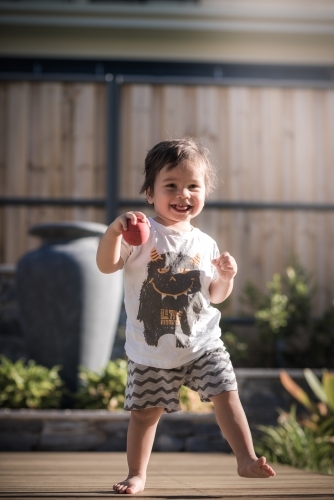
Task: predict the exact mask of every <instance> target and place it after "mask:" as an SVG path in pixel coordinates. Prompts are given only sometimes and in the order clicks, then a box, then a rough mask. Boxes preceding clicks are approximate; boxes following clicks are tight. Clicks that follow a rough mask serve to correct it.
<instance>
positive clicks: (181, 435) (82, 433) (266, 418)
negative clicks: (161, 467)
mask: <svg viewBox="0 0 334 500" xmlns="http://www.w3.org/2000/svg"><path fill="white" fill-rule="evenodd" d="M288 373H289V374H290V375H291V376H292V377H293V378H294V380H296V381H297V382H298V384H300V385H302V386H303V387H305V382H304V375H303V371H302V370H288ZM236 374H237V379H238V384H239V393H240V397H241V400H242V403H243V406H244V409H245V411H246V414H247V417H248V420H249V423H250V425H251V427H252V428H253V429H254V430H255V429H256V425H258V424H265V425H274V424H275V423H276V421H277V408H278V407H281V408H283V409H288V408H289V407H290V405H291V403H292V402H293V400H292V398H291V397H290V396H289V394H288V393H287V392H286V391H285V389H284V388H283V386H282V384H281V382H280V380H279V370H276V369H236ZM305 389H307V387H305ZM128 421H129V413H128V412H124V411H112V412H110V411H107V410H23V409H22V410H9V409H3V410H0V429H1V430H0V450H1V451H32V450H36V451H125V449H126V432H127V426H128ZM154 450H155V451H188V452H208V451H215V452H229V451H230V448H229V445H228V444H227V442H226V440H225V439H224V438H223V437H222V435H221V433H220V431H219V428H218V426H217V424H216V420H215V416H214V414H213V413H210V412H209V413H187V412H177V413H173V414H164V415H163V416H162V418H161V421H160V423H159V426H158V430H157V436H156V439H155V444H154Z"/></svg>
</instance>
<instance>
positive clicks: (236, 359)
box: [221, 330, 249, 366]
mask: <svg viewBox="0 0 334 500" xmlns="http://www.w3.org/2000/svg"><path fill="white" fill-rule="evenodd" d="M221 339H222V341H223V342H224V344H225V347H226V349H227V351H228V353H229V354H230V356H231V359H232V362H233V365H234V366H242V365H243V363H244V362H245V360H247V358H248V355H249V353H248V344H247V343H246V342H241V341H240V340H239V339H238V336H237V335H236V334H235V333H234V332H232V331H230V330H227V331H223V333H222V336H221Z"/></svg>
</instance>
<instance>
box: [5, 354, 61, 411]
mask: <svg viewBox="0 0 334 500" xmlns="http://www.w3.org/2000/svg"><path fill="white" fill-rule="evenodd" d="M59 370H60V367H59V366H54V367H53V368H51V369H48V368H45V367H44V366H41V365H37V364H36V363H35V362H34V361H29V362H28V363H27V364H26V363H25V362H24V360H22V359H21V360H19V361H16V362H14V363H13V362H12V361H10V360H9V359H8V358H7V357H6V356H3V355H2V356H0V408H59V406H60V402H61V398H62V388H63V382H62V380H61V378H60V376H59V374H58V372H59Z"/></svg>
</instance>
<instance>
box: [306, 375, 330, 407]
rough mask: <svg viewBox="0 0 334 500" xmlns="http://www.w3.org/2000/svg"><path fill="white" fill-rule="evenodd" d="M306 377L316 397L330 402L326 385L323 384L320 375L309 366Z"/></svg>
mask: <svg viewBox="0 0 334 500" xmlns="http://www.w3.org/2000/svg"><path fill="white" fill-rule="evenodd" d="M304 377H305V378H306V381H307V383H308V385H309V386H310V387H311V389H312V391H313V392H314V394H315V395H316V397H317V398H318V399H319V400H320V401H321V402H322V403H325V404H328V399H327V396H326V393H325V390H324V386H323V385H322V384H321V382H320V380H319V379H318V377H317V376H316V375H315V374H314V373H313V371H312V370H310V369H309V368H305V370H304Z"/></svg>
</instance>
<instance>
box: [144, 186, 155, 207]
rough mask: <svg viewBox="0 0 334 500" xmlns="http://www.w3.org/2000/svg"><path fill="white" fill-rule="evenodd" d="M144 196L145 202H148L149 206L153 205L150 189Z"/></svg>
mask: <svg viewBox="0 0 334 500" xmlns="http://www.w3.org/2000/svg"><path fill="white" fill-rule="evenodd" d="M145 194H146V199H147V201H148V202H149V204H150V205H152V204H153V196H152V194H153V193H152V192H151V189H150V188H147V189H146V193H145Z"/></svg>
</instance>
